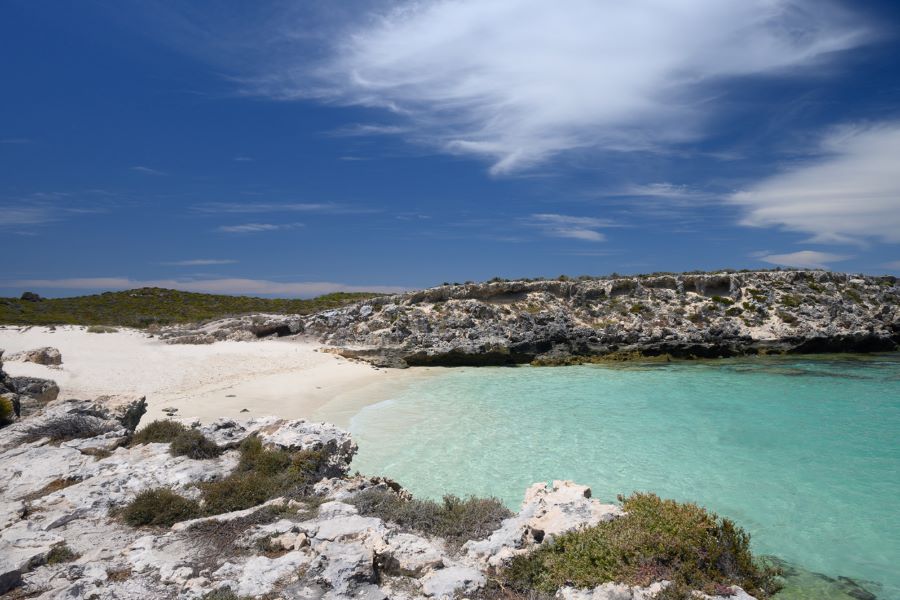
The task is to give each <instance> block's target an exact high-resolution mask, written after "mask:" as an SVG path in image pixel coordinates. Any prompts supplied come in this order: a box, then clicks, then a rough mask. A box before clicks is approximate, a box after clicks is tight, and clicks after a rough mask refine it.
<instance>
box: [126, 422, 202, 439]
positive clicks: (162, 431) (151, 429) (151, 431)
mask: <svg viewBox="0 0 900 600" xmlns="http://www.w3.org/2000/svg"><path fill="white" fill-rule="evenodd" d="M187 430H188V428H187V427H185V426H184V425H182V424H181V423H179V422H177V421H169V420H157V421H153V422H152V423H150V424H148V425H147V426H146V427H144V428H143V429H141V430H140V431H137V432H135V434H134V436H133V437H132V438H131V443H132V445H134V444H150V443H153V442H156V443H161V444H165V443H168V442H171V441H172V440H174V439H175V438H176V437H178V436H179V435H181V434H182V433H184V432H186V431H187Z"/></svg>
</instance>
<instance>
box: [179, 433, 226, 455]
mask: <svg viewBox="0 0 900 600" xmlns="http://www.w3.org/2000/svg"><path fill="white" fill-rule="evenodd" d="M169 453H170V454H171V455H172V456H187V457H188V458H193V459H195V460H204V459H207V458H215V457H217V456H219V454H221V453H222V450H221V449H219V447H218V446H217V445H216V444H215V443H214V442H212V441H210V440H208V439H207V438H206V437H205V436H204V435H203V434H202V433H200V432H199V431H197V430H196V429H188V430H187V431H183V432H181V433H179V434H178V435H177V436H175V439H173V440H172V443H171V445H170V446H169Z"/></svg>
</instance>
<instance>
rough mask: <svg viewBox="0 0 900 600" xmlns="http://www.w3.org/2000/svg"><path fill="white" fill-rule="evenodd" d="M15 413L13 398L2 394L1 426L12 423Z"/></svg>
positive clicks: (0, 406) (0, 403) (0, 404)
mask: <svg viewBox="0 0 900 600" xmlns="http://www.w3.org/2000/svg"><path fill="white" fill-rule="evenodd" d="M15 414H16V411H15V407H14V406H13V401H12V398H7V397H6V396H0V427H3V426H4V425H9V424H10V423H12V421H13V417H14V416H15Z"/></svg>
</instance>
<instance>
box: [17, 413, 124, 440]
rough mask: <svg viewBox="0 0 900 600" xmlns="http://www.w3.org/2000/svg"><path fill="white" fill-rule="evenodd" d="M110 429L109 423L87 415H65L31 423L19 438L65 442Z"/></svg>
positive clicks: (89, 436) (99, 433)
mask: <svg viewBox="0 0 900 600" xmlns="http://www.w3.org/2000/svg"><path fill="white" fill-rule="evenodd" d="M110 430H111V426H110V425H109V423H107V422H105V421H103V420H102V419H98V418H97V417H92V416H89V415H65V416H62V417H56V418H54V419H48V420H47V421H44V422H43V423H39V424H37V425H32V426H31V427H29V428H28V429H26V430H25V432H24V433H23V434H22V436H21V437H20V438H19V440H20V441H23V442H36V441H38V440H42V439H49V440H50V441H51V442H66V441H69V440H77V439H82V438H91V437H96V436H98V435H103V434H104V433H107V432H108V431H110Z"/></svg>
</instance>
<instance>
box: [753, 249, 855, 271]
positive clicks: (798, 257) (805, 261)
mask: <svg viewBox="0 0 900 600" xmlns="http://www.w3.org/2000/svg"><path fill="white" fill-rule="evenodd" d="M849 258H853V257H852V256H845V255H843V254H831V253H829V252H817V251H815V250H800V251H799V252H790V253H788V254H766V255H764V256H760V257H759V259H760V260H762V261H764V262H767V263H769V264H772V265H781V266H784V267H806V268H810V269H827V268H828V263H832V262H839V261H842V260H847V259H849Z"/></svg>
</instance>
